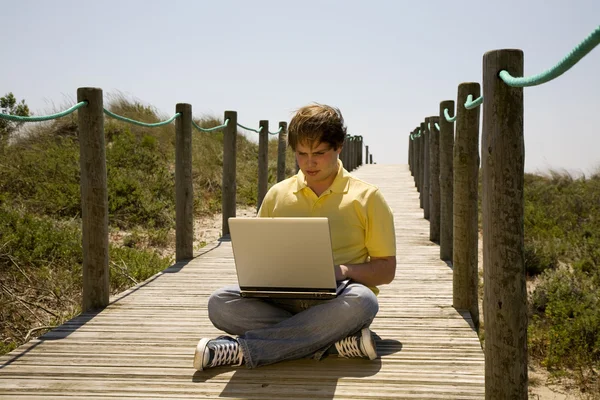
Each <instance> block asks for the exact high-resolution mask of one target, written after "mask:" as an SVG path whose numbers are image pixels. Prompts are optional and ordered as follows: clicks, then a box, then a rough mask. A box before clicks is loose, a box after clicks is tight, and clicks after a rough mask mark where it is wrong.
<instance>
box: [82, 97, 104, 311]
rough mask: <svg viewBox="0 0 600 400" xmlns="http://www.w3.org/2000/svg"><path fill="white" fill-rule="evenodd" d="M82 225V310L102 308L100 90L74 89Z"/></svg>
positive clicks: (102, 248) (101, 134) (102, 145)
mask: <svg viewBox="0 0 600 400" xmlns="http://www.w3.org/2000/svg"><path fill="white" fill-rule="evenodd" d="M80 101H87V102H88V104H87V106H85V107H82V108H80V109H79V111H77V114H78V115H77V119H78V123H79V166H80V169H81V182H80V188H81V224H82V246H83V299H82V306H81V309H82V311H83V312H86V311H89V310H93V309H99V308H104V307H106V306H107V305H108V298H109V293H110V290H109V272H108V189H107V186H106V147H105V145H104V110H103V109H104V105H103V100H102V89H98V88H87V87H86V88H79V89H77V102H80Z"/></svg>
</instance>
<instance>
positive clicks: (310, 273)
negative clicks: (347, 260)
mask: <svg viewBox="0 0 600 400" xmlns="http://www.w3.org/2000/svg"><path fill="white" fill-rule="evenodd" d="M229 232H230V234H231V244H232V247H233V257H234V259H235V268H236V272H237V277H238V283H239V286H240V290H241V295H242V296H243V297H264V298H298V299H332V298H335V297H336V296H338V295H339V294H340V293H341V292H342V291H343V290H344V288H345V287H346V286H347V285H348V283H349V279H346V280H343V281H340V282H336V280H335V271H334V263H333V251H332V249H331V235H330V231H329V220H328V219H327V218H322V217H305V218H292V217H289V218H287V217H286V218H235V217H231V218H229Z"/></svg>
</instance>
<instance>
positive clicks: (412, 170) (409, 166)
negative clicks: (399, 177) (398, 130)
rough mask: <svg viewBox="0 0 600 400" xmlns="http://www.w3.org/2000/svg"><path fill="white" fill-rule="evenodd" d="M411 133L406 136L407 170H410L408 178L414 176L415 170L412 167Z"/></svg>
mask: <svg viewBox="0 0 600 400" xmlns="http://www.w3.org/2000/svg"><path fill="white" fill-rule="evenodd" d="M411 135H412V133H409V134H408V169H409V170H410V176H415V169H414V166H413V163H412V162H413V159H412V150H413V142H414V141H413V139H412V136H411Z"/></svg>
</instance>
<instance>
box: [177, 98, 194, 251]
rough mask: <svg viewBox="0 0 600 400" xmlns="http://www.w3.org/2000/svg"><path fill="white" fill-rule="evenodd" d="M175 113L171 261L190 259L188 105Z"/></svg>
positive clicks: (191, 194) (191, 207)
mask: <svg viewBox="0 0 600 400" xmlns="http://www.w3.org/2000/svg"><path fill="white" fill-rule="evenodd" d="M175 112H176V113H181V116H180V117H179V118H177V119H176V120H175V261H176V262H178V261H181V260H189V259H191V258H193V257H194V188H193V184H192V105H191V104H185V103H178V104H177V105H176V106H175Z"/></svg>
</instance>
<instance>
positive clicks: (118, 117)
mask: <svg viewBox="0 0 600 400" xmlns="http://www.w3.org/2000/svg"><path fill="white" fill-rule="evenodd" d="M104 114H106V115H108V116H109V117H113V118H114V119H118V120H120V121H124V122H129V123H130V124H134V125H139V126H144V127H146V128H157V127H159V126H164V125H168V124H170V123H171V122H173V121H174V120H175V119H176V118H179V117H181V113H177V114H175V115H173V116H172V117H171V118H169V119H168V120H166V121H162V122H154V123H148V122H142V121H136V120H135V119H131V118H127V117H123V116H122V115H118V114H115V113H113V112H111V111H109V110H107V109H106V108H105V109H104Z"/></svg>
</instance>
